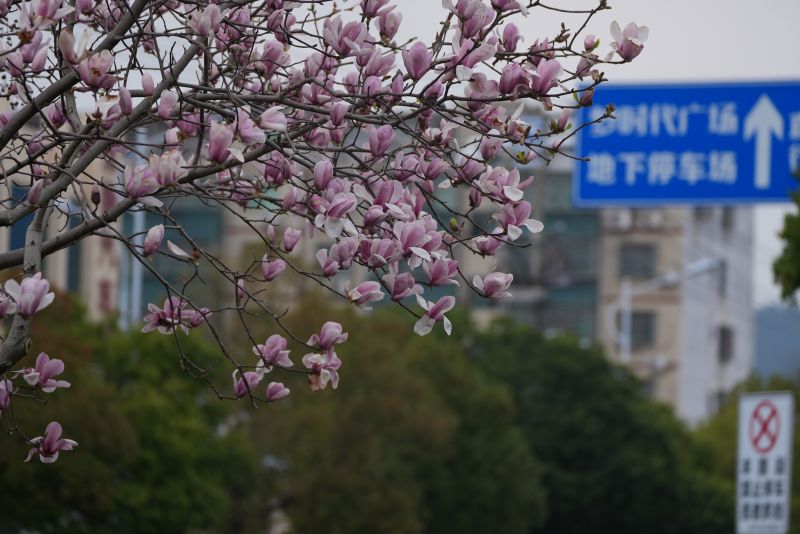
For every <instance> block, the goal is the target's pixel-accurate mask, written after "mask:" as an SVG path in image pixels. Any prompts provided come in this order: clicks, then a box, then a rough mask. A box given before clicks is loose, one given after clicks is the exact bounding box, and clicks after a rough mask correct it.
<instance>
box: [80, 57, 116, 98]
mask: <svg viewBox="0 0 800 534" xmlns="http://www.w3.org/2000/svg"><path fill="white" fill-rule="evenodd" d="M113 64H114V56H113V55H111V52H109V51H108V50H103V51H102V52H100V53H98V54H92V55H91V56H90V57H88V58H85V59H83V60H82V61H81V62H80V63H78V66H77V70H78V74H79V75H80V77H81V80H83V83H85V84H86V85H88V86H89V87H92V88H94V89H111V88H112V87H113V86H114V82H115V81H116V80H115V78H114V77H113V76H111V75H110V74H108V71H109V69H110V68H111V66H112V65H113Z"/></svg>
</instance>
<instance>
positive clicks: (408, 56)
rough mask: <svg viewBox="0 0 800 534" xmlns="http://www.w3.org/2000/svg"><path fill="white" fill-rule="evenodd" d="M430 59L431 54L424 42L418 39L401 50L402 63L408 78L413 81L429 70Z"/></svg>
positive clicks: (431, 59) (431, 57)
mask: <svg viewBox="0 0 800 534" xmlns="http://www.w3.org/2000/svg"><path fill="white" fill-rule="evenodd" d="M432 61H433V55H431V53H430V51H429V50H428V47H427V46H425V43H422V42H420V41H417V42H416V43H414V44H413V45H411V47H410V48H407V49H405V50H403V64H404V65H405V66H406V71H408V76H409V78H411V79H412V80H414V81H417V80H419V79H420V78H422V77H423V76H424V75H425V73H426V72H428V71H429V70H430V68H431V62H432Z"/></svg>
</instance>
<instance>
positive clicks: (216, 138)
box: [206, 121, 244, 163]
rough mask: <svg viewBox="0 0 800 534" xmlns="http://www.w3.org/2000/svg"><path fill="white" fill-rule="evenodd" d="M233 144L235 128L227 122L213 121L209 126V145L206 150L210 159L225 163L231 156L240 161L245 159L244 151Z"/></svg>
mask: <svg viewBox="0 0 800 534" xmlns="http://www.w3.org/2000/svg"><path fill="white" fill-rule="evenodd" d="M232 144H233V129H231V127H230V126H228V125H227V124H220V123H218V122H217V121H211V126H209V128H208V145H206V151H207V154H208V159H209V160H211V161H213V162H215V163H225V162H226V161H227V160H228V158H229V157H230V156H234V157H235V158H236V159H238V160H239V161H242V162H243V161H244V157H243V156H242V153H241V152H240V151H238V150H236V149H234V148H232V147H231V145H232Z"/></svg>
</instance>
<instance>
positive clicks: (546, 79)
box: [531, 59, 561, 95]
mask: <svg viewBox="0 0 800 534" xmlns="http://www.w3.org/2000/svg"><path fill="white" fill-rule="evenodd" d="M559 74H561V63H559V62H558V60H557V59H542V60H541V61H540V62H539V65H538V66H537V67H536V72H534V73H533V76H532V77H531V91H532V92H533V94H535V95H546V94H547V92H548V91H549V90H550V89H552V88H553V87H555V85H556V83H557V82H558V75H559Z"/></svg>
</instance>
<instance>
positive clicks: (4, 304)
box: [0, 291, 17, 319]
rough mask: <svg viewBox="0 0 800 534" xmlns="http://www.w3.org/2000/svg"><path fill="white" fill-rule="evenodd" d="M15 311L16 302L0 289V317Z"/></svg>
mask: <svg viewBox="0 0 800 534" xmlns="http://www.w3.org/2000/svg"><path fill="white" fill-rule="evenodd" d="M15 313H17V303H16V302H14V299H12V298H11V296H9V295H8V294H7V293H6V292H5V291H0V319H2V318H3V317H8V316H10V315H14V314H15Z"/></svg>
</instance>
